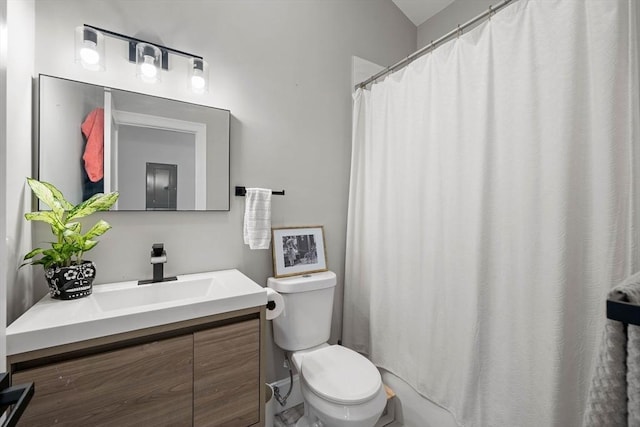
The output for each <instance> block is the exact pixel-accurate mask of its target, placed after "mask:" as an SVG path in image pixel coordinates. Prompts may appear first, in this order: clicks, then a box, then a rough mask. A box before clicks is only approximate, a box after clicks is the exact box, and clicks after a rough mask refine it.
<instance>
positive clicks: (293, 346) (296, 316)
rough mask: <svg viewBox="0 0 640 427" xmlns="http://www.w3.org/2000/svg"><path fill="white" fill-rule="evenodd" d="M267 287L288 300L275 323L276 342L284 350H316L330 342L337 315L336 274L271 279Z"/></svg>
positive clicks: (322, 273) (327, 272)
mask: <svg viewBox="0 0 640 427" xmlns="http://www.w3.org/2000/svg"><path fill="white" fill-rule="evenodd" d="M267 286H268V287H269V288H271V289H273V290H274V291H276V292H278V293H279V294H280V295H282V297H283V298H284V311H283V312H282V314H280V316H278V317H276V318H275V319H273V320H272V323H273V338H274V340H275V342H276V344H277V345H278V347H280V348H282V349H283V350H288V351H296V350H303V349H306V348H311V347H315V346H317V345H320V344H323V343H325V342H327V341H328V340H329V335H330V333H331V316H332V314H333V291H334V289H335V286H336V274H335V273H334V272H333V271H323V272H321V273H313V274H305V275H304V276H295V277H284V278H280V279H276V278H274V277H270V278H269V280H268V281H267Z"/></svg>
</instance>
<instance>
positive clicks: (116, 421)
mask: <svg viewBox="0 0 640 427" xmlns="http://www.w3.org/2000/svg"><path fill="white" fill-rule="evenodd" d="M192 349H193V335H185V336H180V337H177V338H170V339H165V340H161V341H155V342H151V343H147V344H141V345H136V346H132V347H127V348H124V349H119V350H113V351H109V352H105V353H100V354H95V355H91V356H86V357H79V358H76V359H71V360H66V361H63V362H59V363H53V364H49V365H45V366H41V367H37V368H32V369H27V370H24V371H18V372H15V373H13V375H12V381H13V383H14V384H20V383H24V382H31V381H33V382H34V383H35V390H36V393H35V395H34V398H33V400H32V401H31V403H30V405H29V406H28V408H27V410H26V412H25V413H24V415H23V417H22V420H21V423H20V425H24V426H51V425H54V424H55V425H60V426H65V425H66V426H114V425H117V426H140V425H150V426H151V425H152V426H190V425H191V421H192V414H193V413H192V398H193V389H192V384H193V383H192V378H193V377H192V375H193V352H192Z"/></svg>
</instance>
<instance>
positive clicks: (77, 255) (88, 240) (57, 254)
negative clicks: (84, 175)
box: [20, 178, 119, 269]
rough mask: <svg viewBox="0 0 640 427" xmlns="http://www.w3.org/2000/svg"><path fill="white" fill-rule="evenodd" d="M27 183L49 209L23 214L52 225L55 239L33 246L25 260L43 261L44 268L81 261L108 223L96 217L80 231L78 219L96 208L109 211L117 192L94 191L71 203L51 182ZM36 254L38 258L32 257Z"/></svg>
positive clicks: (105, 229)
mask: <svg viewBox="0 0 640 427" xmlns="http://www.w3.org/2000/svg"><path fill="white" fill-rule="evenodd" d="M27 183H28V184H29V187H31V191H33V193H34V194H35V195H36V197H37V198H38V199H39V200H40V201H41V202H43V203H44V204H45V205H47V206H48V207H49V208H51V210H50V211H42V212H29V213H26V214H25V215H24V217H25V218H26V219H27V220H28V221H42V222H46V223H47V224H49V225H50V226H51V233H53V235H54V236H55V237H56V238H57V241H55V242H50V243H51V248H49V249H43V248H36V249H34V250H32V251H31V252H29V253H28V254H26V255H25V256H24V260H25V261H27V262H25V263H24V264H22V265H21V266H20V267H22V266H24V265H27V264H32V265H36V264H42V265H43V266H44V268H45V269H47V268H49V267H51V266H54V265H57V266H59V267H69V266H70V265H74V264H75V265H80V264H82V256H83V254H84V253H85V252H87V251H89V250H91V249H93V248H94V247H95V246H96V245H97V244H98V241H97V240H95V238H96V237H98V236H101V235H103V234H104V233H105V232H107V231H108V230H109V229H110V228H111V225H109V223H107V222H106V221H104V220H100V221H98V222H97V223H96V224H95V225H94V226H93V227H91V229H90V230H89V231H87V232H86V233H85V234H82V224H80V222H78V219H80V218H83V217H86V216H88V215H91V214H92V213H94V212H98V211H108V210H109V209H110V208H111V206H113V204H114V203H115V202H116V201H117V200H118V196H119V194H118V193H117V192H113V193H108V194H95V195H93V196H91V198H89V199H87V200H85V201H84V202H82V203H80V204H78V205H76V206H74V205H72V204H71V203H69V202H68V201H67V200H66V199H65V198H64V196H63V195H62V193H61V192H60V190H58V189H57V188H56V187H55V186H54V185H53V184H50V183H48V182H44V181H38V180H36V179H33V178H27ZM37 255H41V257H40V258H38V259H35V258H34V257H36V256H37Z"/></svg>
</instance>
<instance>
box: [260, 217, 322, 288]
mask: <svg viewBox="0 0 640 427" xmlns="http://www.w3.org/2000/svg"><path fill="white" fill-rule="evenodd" d="M271 234H272V236H271V237H272V239H271V240H272V242H273V244H272V247H273V275H274V276H275V277H286V276H295V275H299V274H307V273H316V272H319V271H327V257H326V251H325V246H324V229H323V228H322V226H321V225H317V226H309V227H282V228H272V229H271Z"/></svg>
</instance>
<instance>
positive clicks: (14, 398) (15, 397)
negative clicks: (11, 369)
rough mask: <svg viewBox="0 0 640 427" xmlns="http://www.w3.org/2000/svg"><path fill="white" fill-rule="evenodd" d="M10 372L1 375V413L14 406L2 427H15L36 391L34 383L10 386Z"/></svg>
mask: <svg viewBox="0 0 640 427" xmlns="http://www.w3.org/2000/svg"><path fill="white" fill-rule="evenodd" d="M9 383H10V381H9V374H8V373H6V372H4V373H2V377H0V413H3V412H4V411H6V410H7V408H8V407H9V406H13V408H12V409H11V410H10V411H9V412H8V413H6V414H5V419H4V422H3V423H2V427H14V426H15V425H17V424H18V420H20V417H21V416H22V414H23V412H24V410H25V409H26V408H27V405H28V404H29V402H30V401H31V398H32V397H33V393H34V389H35V387H34V385H33V383H27V384H21V385H17V386H13V387H10V386H9Z"/></svg>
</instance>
